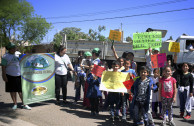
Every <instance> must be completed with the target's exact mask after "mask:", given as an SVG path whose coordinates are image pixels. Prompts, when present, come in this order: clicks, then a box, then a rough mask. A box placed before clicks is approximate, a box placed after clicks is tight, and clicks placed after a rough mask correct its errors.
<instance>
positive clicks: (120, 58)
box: [117, 57, 124, 67]
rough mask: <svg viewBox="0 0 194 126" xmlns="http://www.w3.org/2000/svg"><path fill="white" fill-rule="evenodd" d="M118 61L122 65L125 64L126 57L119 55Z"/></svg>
mask: <svg viewBox="0 0 194 126" xmlns="http://www.w3.org/2000/svg"><path fill="white" fill-rule="evenodd" d="M117 61H119V62H120V64H121V67H122V66H124V59H123V58H122V57H119V58H118V59H117Z"/></svg>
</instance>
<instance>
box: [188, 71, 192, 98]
mask: <svg viewBox="0 0 194 126" xmlns="http://www.w3.org/2000/svg"><path fill="white" fill-rule="evenodd" d="M189 83H190V94H189V96H190V97H192V96H193V75H192V74H190V76H189Z"/></svg>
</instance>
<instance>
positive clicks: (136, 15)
mask: <svg viewBox="0 0 194 126" xmlns="http://www.w3.org/2000/svg"><path fill="white" fill-rule="evenodd" d="M192 9H194V7H192V8H184V9H178V10H167V11H161V12H153V13H144V14H135V15H129V16H122V17H112V18H98V19H91V20H78V21H66V22H54V23H52V24H60V23H63V24H65V23H75V22H88V21H101V20H112V19H121V18H130V17H138V16H146V15H156V14H163V13H170V12H178V11H186V10H192Z"/></svg>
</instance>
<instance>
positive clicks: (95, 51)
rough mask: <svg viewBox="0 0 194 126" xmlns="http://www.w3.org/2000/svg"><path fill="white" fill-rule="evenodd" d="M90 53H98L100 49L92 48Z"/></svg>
mask: <svg viewBox="0 0 194 126" xmlns="http://www.w3.org/2000/svg"><path fill="white" fill-rule="evenodd" d="M92 53H100V49H99V48H94V49H93V50H92Z"/></svg>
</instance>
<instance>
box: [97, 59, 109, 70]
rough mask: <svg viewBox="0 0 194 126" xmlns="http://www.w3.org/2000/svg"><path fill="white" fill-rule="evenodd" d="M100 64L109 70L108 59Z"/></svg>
mask: <svg viewBox="0 0 194 126" xmlns="http://www.w3.org/2000/svg"><path fill="white" fill-rule="evenodd" d="M98 65H99V66H101V67H104V68H105V69H106V70H108V63H107V62H106V61H103V60H101V62H100V63H99V64H98Z"/></svg>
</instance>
